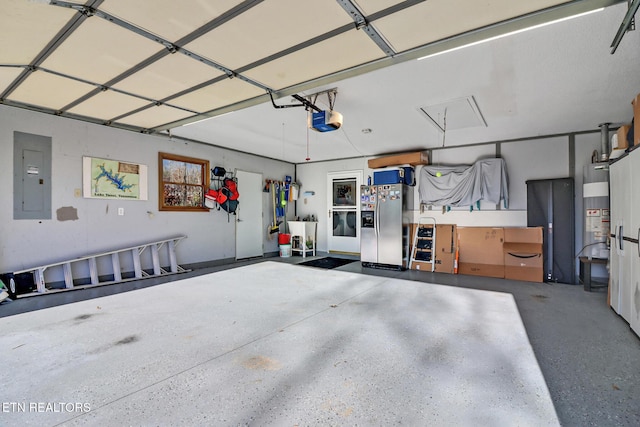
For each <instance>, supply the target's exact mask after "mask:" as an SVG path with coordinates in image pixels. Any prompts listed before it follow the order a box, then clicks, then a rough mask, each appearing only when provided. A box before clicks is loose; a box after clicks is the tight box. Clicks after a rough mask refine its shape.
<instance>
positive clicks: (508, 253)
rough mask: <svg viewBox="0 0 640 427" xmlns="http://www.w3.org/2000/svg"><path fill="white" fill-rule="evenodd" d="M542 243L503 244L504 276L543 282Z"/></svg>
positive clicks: (512, 278)
mask: <svg viewBox="0 0 640 427" xmlns="http://www.w3.org/2000/svg"><path fill="white" fill-rule="evenodd" d="M542 270H543V257H542V243H539V244H538V243H506V242H505V244H504V278H505V279H511V280H524V281H526V282H539V283H542V282H543V271H542Z"/></svg>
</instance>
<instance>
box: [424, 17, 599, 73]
mask: <svg viewBox="0 0 640 427" xmlns="http://www.w3.org/2000/svg"><path fill="white" fill-rule="evenodd" d="M603 10H604V7H601V8H599V9H593V10H589V11H587V12H582V13H578V14H576V15H571V16H565V17H564V18H560V19H554V20H553V21H549V22H544V23H542V24H538V25H533V26H531V27H526V28H521V29H519V30H515V31H510V32H508V33H504V34H500V35H498V36H494V37H489V38H486V39H482V40H478V41H475V42H473V43H469V44H465V45H462V46H457V47H453V48H451V49H446V50H443V51H440V52H435V53H430V54H429V55H425V56H423V57H421V58H418V61H422V60H423V59H427V58H432V57H434V56H438V55H442V54H443V53H449V52H453V51H456V50H460V49H464V48H466V47H471V46H476V45H479V44H482V43H486V42H490V41H493V40H498V39H501V38H503V37H508V36H513V35H515V34H519V33H524V32H525V31H529V30H535V29H537V28H542V27H546V26H547V25H552V24H557V23H558V22H563V21H568V20H570V19H574V18H579V17H581V16H585V15H590V14H592V13H596V12H601V11H603Z"/></svg>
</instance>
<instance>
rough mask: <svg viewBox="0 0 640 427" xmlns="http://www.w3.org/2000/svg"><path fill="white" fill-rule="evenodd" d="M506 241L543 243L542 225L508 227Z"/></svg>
mask: <svg viewBox="0 0 640 427" xmlns="http://www.w3.org/2000/svg"><path fill="white" fill-rule="evenodd" d="M504 242H505V243H538V244H540V245H542V227H506V228H505V229H504Z"/></svg>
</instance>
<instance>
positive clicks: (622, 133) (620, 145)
mask: <svg viewBox="0 0 640 427" xmlns="http://www.w3.org/2000/svg"><path fill="white" fill-rule="evenodd" d="M629 129H631V125H622V126H620V127H619V128H618V132H617V133H616V136H617V138H616V139H617V143H616V144H615V145H614V146H613V147H611V150H612V151H613V150H620V149H625V148H627V147H629V143H628V142H627V134H628V133H629Z"/></svg>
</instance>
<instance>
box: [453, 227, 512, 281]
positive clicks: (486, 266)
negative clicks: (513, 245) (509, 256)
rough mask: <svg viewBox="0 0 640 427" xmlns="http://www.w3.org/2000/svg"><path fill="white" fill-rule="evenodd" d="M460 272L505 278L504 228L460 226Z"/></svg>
mask: <svg viewBox="0 0 640 427" xmlns="http://www.w3.org/2000/svg"><path fill="white" fill-rule="evenodd" d="M458 244H459V248H458V250H459V252H460V259H459V268H458V273H460V274H471V275H474V276H486V277H497V278H504V253H503V244H504V229H503V228H496V227H460V228H458Z"/></svg>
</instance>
